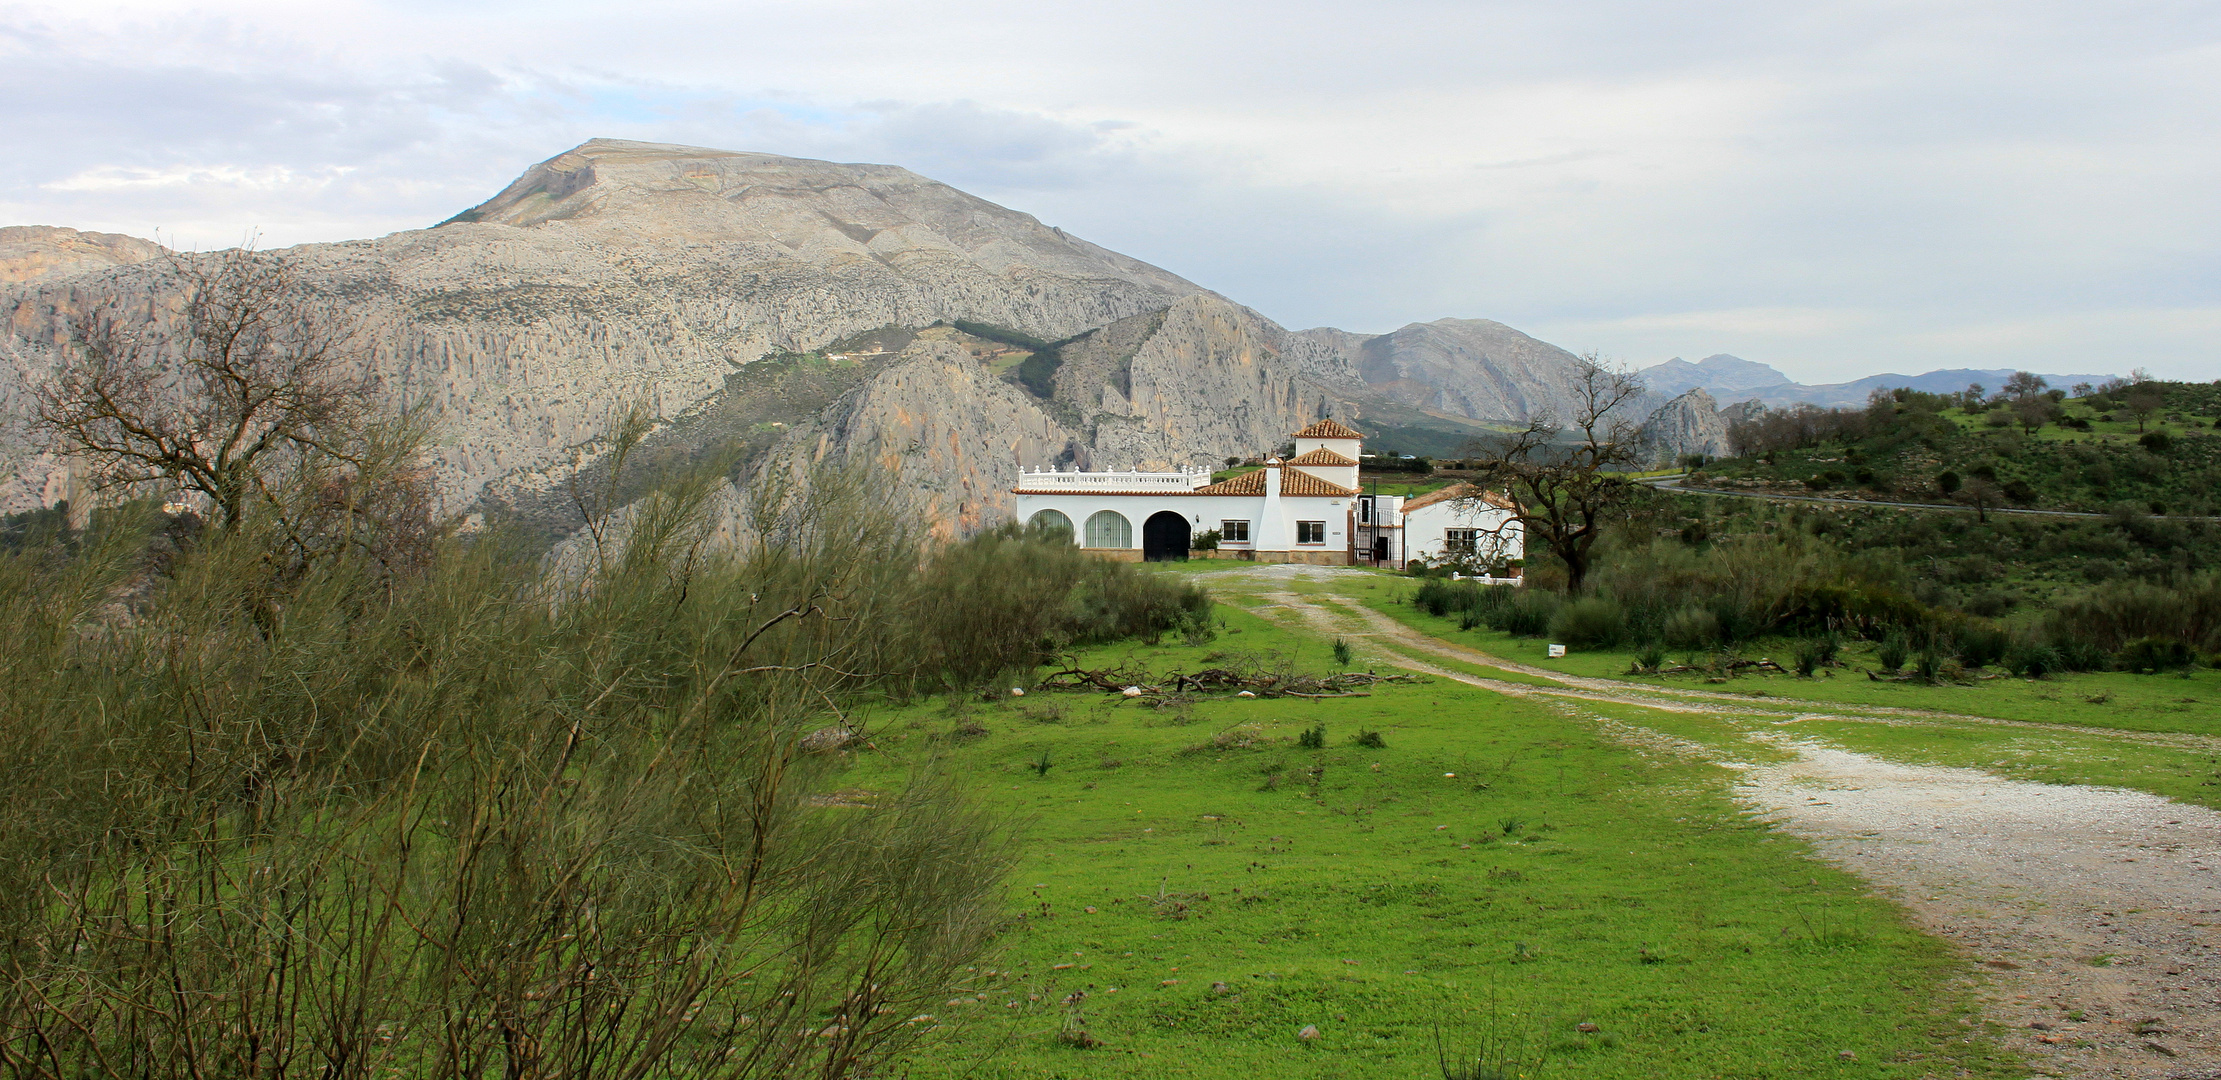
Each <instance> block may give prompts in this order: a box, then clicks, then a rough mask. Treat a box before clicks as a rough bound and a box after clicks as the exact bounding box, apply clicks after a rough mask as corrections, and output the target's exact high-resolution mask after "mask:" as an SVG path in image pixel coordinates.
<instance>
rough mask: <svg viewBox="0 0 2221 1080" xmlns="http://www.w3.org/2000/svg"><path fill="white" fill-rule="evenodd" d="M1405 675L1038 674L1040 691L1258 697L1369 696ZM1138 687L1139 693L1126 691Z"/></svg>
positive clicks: (1133, 671) (1124, 670)
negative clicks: (1244, 693) (1378, 686)
mask: <svg viewBox="0 0 2221 1080" xmlns="http://www.w3.org/2000/svg"><path fill="white" fill-rule="evenodd" d="M1417 681H1418V680H1417V679H1416V678H1414V677H1412V676H1410V675H1401V674H1391V675H1380V674H1375V673H1374V672H1370V671H1344V672H1340V673H1338V674H1334V675H1299V674H1295V673H1293V672H1288V671H1265V670H1248V671H1238V670H1234V669H1231V668H1206V669H1204V670H1202V671H1197V672H1192V673H1190V672H1181V671H1175V672H1172V673H1170V674H1167V675H1161V676H1160V675H1152V674H1151V673H1149V672H1148V671H1146V670H1141V669H1135V668H1101V669H1098V670H1088V669H1085V668H1077V667H1074V668H1066V669H1064V670H1063V671H1059V672H1055V673H1053V674H1050V675H1049V676H1047V677H1046V678H1043V679H1042V680H1041V683H1040V689H1043V690H1073V691H1088V690H1095V691H1101V692H1103V693H1107V694H1126V696H1128V697H1163V696H1171V695H1184V694H1209V693H1222V694H1238V693H1240V692H1242V691H1244V690H1246V691H1249V692H1250V693H1251V694H1253V695H1255V696H1257V697H1302V698H1332V697H1370V696H1371V693H1370V691H1369V690H1368V689H1367V688H1368V687H1371V686H1373V685H1375V684H1377V683H1384V682H1417ZM1128 690H1139V691H1140V693H1139V694H1127V691H1128Z"/></svg>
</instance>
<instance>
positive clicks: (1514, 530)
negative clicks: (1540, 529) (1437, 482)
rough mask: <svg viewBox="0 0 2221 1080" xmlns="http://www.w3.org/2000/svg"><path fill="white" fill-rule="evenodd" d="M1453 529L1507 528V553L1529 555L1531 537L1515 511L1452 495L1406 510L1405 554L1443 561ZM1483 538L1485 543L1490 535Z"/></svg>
mask: <svg viewBox="0 0 2221 1080" xmlns="http://www.w3.org/2000/svg"><path fill="white" fill-rule="evenodd" d="M1451 529H1479V530H1482V531H1483V532H1484V533H1485V532H1488V531H1492V530H1497V529H1501V530H1503V536H1504V540H1505V551H1504V557H1505V558H1507V559H1524V558H1526V557H1527V543H1526V541H1527V538H1526V535H1525V533H1524V531H1523V530H1522V528H1521V526H1520V524H1519V523H1518V522H1517V521H1514V520H1512V515H1511V511H1508V510H1501V509H1498V508H1496V507H1493V506H1488V505H1486V504H1483V503H1481V502H1479V501H1472V502H1464V501H1461V500H1458V499H1449V500H1446V501H1443V502H1438V503H1435V504H1434V505H1432V506H1422V507H1420V508H1419V509H1417V510H1413V511H1410V512H1407V513H1406V514H1404V545H1405V547H1404V558H1405V559H1407V560H1408V559H1425V560H1427V561H1428V562H1430V563H1431V562H1439V561H1441V559H1442V557H1443V555H1445V554H1446V553H1447V548H1446V541H1447V536H1446V534H1447V533H1448V532H1449V530H1451ZM1481 542H1482V543H1483V544H1484V545H1485V544H1486V543H1487V537H1486V536H1483V537H1482V538H1481Z"/></svg>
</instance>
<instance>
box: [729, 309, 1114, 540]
mask: <svg viewBox="0 0 2221 1080" xmlns="http://www.w3.org/2000/svg"><path fill="white" fill-rule="evenodd" d="M1079 445H1080V444H1079V439H1078V437H1077V436H1076V434H1075V433H1074V432H1072V431H1070V430H1069V429H1067V428H1065V427H1064V426H1063V425H1062V424H1060V423H1058V422H1057V421H1056V420H1055V419H1053V418H1051V417H1050V416H1049V414H1048V413H1047V412H1046V411H1044V410H1043V409H1042V407H1041V405H1040V403H1039V401H1038V400H1037V399H1035V398H1034V397H1032V396H1031V395H1029V394H1027V393H1026V392H1025V391H1024V390H1021V389H1019V388H1018V387H1016V386H1014V385H1012V384H1011V383H1010V382H1008V381H1006V380H1003V379H999V378H996V377H995V376H994V375H993V374H992V373H991V372H989V371H988V369H987V368H986V367H984V366H982V365H981V364H980V363H979V362H978V361H977V360H975V359H973V358H972V355H971V354H970V353H969V352H966V351H965V350H964V349H962V348H959V347H957V346H955V345H951V344H948V343H946V342H919V343H918V344H917V345H914V346H912V347H911V348H910V349H908V350H906V351H905V352H904V353H903V354H902V356H901V357H899V358H898V359H897V360H896V361H895V363H894V364H893V365H892V366H890V367H888V368H887V369H886V370H885V371H883V372H881V373H879V375H878V376H877V377H875V378H873V379H872V380H871V381H870V382H868V383H865V384H864V385H862V386H859V387H857V388H856V389H855V390H853V391H851V392H850V393H848V394H847V395H845V396H843V397H842V398H841V399H840V400H838V401H836V402H834V403H833V404H832V405H831V406H830V407H828V408H827V409H826V410H825V411H824V413H823V414H822V415H820V416H819V417H817V418H816V419H814V420H813V421H810V422H808V423H806V424H805V425H803V426H802V427H800V428H798V429H797V430H796V431H795V432H794V433H793V434H792V435H790V436H789V437H788V438H787V441H786V442H785V444H784V445H783V446H782V447H781V448H780V450H779V453H778V454H777V455H775V457H774V458H773V461H772V464H771V467H773V468H790V469H792V468H798V467H800V466H803V465H809V464H816V463H819V462H834V463H868V464H870V465H873V466H876V467H877V468H878V469H879V470H880V471H881V472H882V473H883V474H885V475H887V476H890V477H896V478H899V481H900V483H901V484H902V485H903V487H904V488H905V489H907V491H908V492H909V495H910V498H911V499H912V500H914V501H915V502H916V503H917V504H918V506H919V509H920V510H921V511H922V512H924V513H925V514H926V517H927V520H929V521H930V522H932V525H933V528H934V529H935V530H936V531H937V532H941V533H943V534H946V535H953V534H958V533H964V532H970V531H972V530H974V529H977V528H979V527H981V526H984V525H992V524H994V523H995V522H997V521H1000V520H1002V519H1003V518H1005V517H1007V516H1009V513H1010V509H1011V504H1012V498H1011V495H1010V489H1011V488H1013V487H1016V486H1017V485H1018V476H1019V472H1020V471H1021V469H1023V468H1026V467H1033V468H1040V467H1043V466H1045V465H1047V464H1049V463H1051V462H1053V461H1056V460H1057V459H1058V458H1060V457H1066V456H1069V455H1072V454H1075V453H1077V452H1078V451H1079Z"/></svg>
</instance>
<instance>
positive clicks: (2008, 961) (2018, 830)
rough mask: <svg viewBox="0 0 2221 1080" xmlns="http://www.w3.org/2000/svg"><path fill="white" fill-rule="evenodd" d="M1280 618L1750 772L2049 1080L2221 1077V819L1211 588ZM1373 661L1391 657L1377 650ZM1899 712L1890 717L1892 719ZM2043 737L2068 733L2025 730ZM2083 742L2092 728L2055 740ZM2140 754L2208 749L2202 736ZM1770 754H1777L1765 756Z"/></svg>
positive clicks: (1744, 705)
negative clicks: (1638, 711)
mask: <svg viewBox="0 0 2221 1080" xmlns="http://www.w3.org/2000/svg"><path fill="white" fill-rule="evenodd" d="M1205 576H1206V577H1208V578H1217V579H1219V580H1220V583H1222V584H1224V585H1226V586H1228V587H1230V588H1232V589H1241V590H1243V591H1248V592H1250V593H1252V594H1253V595H1256V596H1258V597H1259V598H1260V599H1262V600H1264V601H1265V602H1266V605H1267V606H1266V607H1265V608H1264V609H1262V610H1261V611H1260V614H1263V615H1266V616H1267V617H1278V618H1283V619H1285V620H1288V621H1293V622H1297V623H1300V624H1302V625H1304V626H1305V627H1306V628H1309V629H1312V630H1315V631H1318V632H1321V633H1326V634H1335V635H1340V636H1344V637H1351V638H1356V639H1360V640H1361V641H1366V642H1367V643H1369V644H1371V645H1373V646H1376V647H1386V649H1387V651H1388V652H1389V655H1386V656H1383V657H1382V659H1384V660H1386V661H1388V662H1390V663H1394V664H1397V665H1400V666H1404V667H1409V668H1412V669H1414V670H1420V671H1425V672H1428V673H1430V674H1433V675H1436V676H1438V677H1443V678H1450V679H1454V680H1456V681H1459V682H1464V683H1468V684H1471V685H1475V686H1482V687H1486V688H1488V689H1491V690H1495V691H1498V692H1501V693H1506V694H1512V695H1516V696H1519V697H1523V698H1528V699H1530V700H1538V701H1543V702H1546V703H1549V704H1552V705H1553V706H1555V707H1557V708H1559V709H1560V710H1561V711H1565V712H1569V713H1572V714H1575V715H1580V716H1583V717H1584V718H1585V719H1588V720H1590V721H1591V722H1594V723H1597V724H1599V725H1600V726H1601V727H1603V728H1604V729H1605V730H1606V731H1607V732H1609V733H1610V734H1612V735H1614V736H1615V737H1618V738H1621V739H1623V740H1626V741H1628V742H1630V743H1632V744H1635V745H1637V746H1639V747H1641V748H1643V749H1645V750H1646V751H1648V752H1664V753H1675V754H1686V755H1696V756H1702V757H1704V758H1705V759H1707V760H1711V761H1714V762H1716V763H1718V764H1721V765H1723V766H1726V767H1729V768H1733V769H1736V770H1738V771H1739V772H1740V773H1741V774H1742V778H1741V780H1740V781H1739V782H1738V783H1737V785H1736V787H1735V795H1736V797H1737V798H1739V799H1741V800H1742V801H1743V802H1744V803H1745V804H1746V805H1747V806H1749V807H1750V808H1751V810H1752V812H1753V813H1756V814H1760V815H1763V816H1764V817H1765V818H1767V819H1768V820H1770V821H1772V822H1773V823H1774V824H1775V825H1776V827H1777V828H1780V829H1781V830H1783V831H1784V832H1787V833H1790V834H1792V835H1796V836H1799V837H1803V838H1805V839H1807V840H1808V841H1810V842H1811V843H1812V844H1813V846H1814V849H1815V850H1816V851H1817V852H1818V853H1819V854H1820V856H1821V857H1823V858H1826V859H1828V860H1830V861H1832V862H1835V863H1836V864H1838V865H1840V866H1843V867H1845V868H1846V869H1848V870H1850V871H1852V872H1853V873H1856V874H1858V875H1859V876H1860V877H1862V878H1864V879H1865V880H1867V881H1869V882H1871V883H1872V884H1874V885H1875V886H1876V887H1877V888H1879V889H1880V890H1882V891H1883V892H1884V893H1886V894H1888V895H1890V896H1892V897H1893V898H1895V899H1896V900H1897V902H1898V903H1899V904H1900V905H1901V906H1902V907H1903V908H1904V909H1905V910H1906V911H1907V912H1908V913H1909V914H1910V916H1911V917H1912V918H1913V919H1914V921H1915V922H1916V923H1917V924H1918V925H1920V926H1921V927H1922V928H1924V929H1925V930H1927V931H1928V932H1930V933H1933V934H1936V935H1938V936H1940V937H1943V938H1945V939H1947V940H1950V941H1953V942H1955V943H1957V944H1958V945H1960V946H1961V947H1962V948H1963V949H1964V950H1965V952H1966V955H1967V957H1968V961H1969V963H1970V965H1975V966H1977V967H1978V968H1979V970H1981V971H1982V972H1984V973H1986V975H1987V976H1988V977H1987V979H1986V980H1985V994H1986V997H1987V1009H1986V1011H1987V1013H1988V1016H1989V1018H1990V1019H1991V1020H1993V1021H1995V1022H1997V1023H1999V1024H2001V1025H2003V1026H2004V1027H2005V1028H2006V1029H2007V1035H2006V1037H2005V1040H2004V1041H2005V1042H2006V1044H2007V1045H2009V1046H2011V1047H2013V1048H2014V1049H2017V1050H2019V1051H2020V1052H2022V1053H2023V1054H2024V1055H2025V1056H2026V1057H2027V1058H2028V1060H2029V1061H2030V1062H2031V1063H2032V1064H2034V1065H2035V1066H2036V1067H2037V1068H2038V1070H2039V1071H2040V1072H2041V1073H2043V1074H2046V1075H2056V1076H2073V1077H2133V1078H2153V1080H2221V813H2217V812H2215V811H2213V810H2208V809H2205V808H2203V807H2198V806H2191V805H2186V804H2183V803H2177V802H2172V801H2170V800H2167V799H2163V798H2160V797H2159V796H2156V795H2150V794H2146V793H2143V792H2137V791H2124V790H2119V789H2113V788H2096V787H2064V786H2058V785H2051V784H2038V783H2031V782H2026V781H2017V780H2007V779H2004V778H2001V777H1997V776H1993V775H1991V774H1989V773H1984V772H1980V771H1978V770H1973V769H1950V768H1938V767H1933V766H1915V765H1903V764H1898V763H1894V762H1890V761H1885V760H1883V759H1881V758H1877V757H1873V756H1870V755H1866V754H1859V753H1853V752H1851V751H1848V750H1844V749H1841V748H1839V747H1834V746H1829V745H1826V744H1824V743H1820V742H1816V741H1811V740H1806V739H1796V738H1792V737H1790V736H1787V735H1784V734H1782V733H1780V732H1779V731H1778V730H1766V731H1753V732H1748V733H1746V737H1747V738H1749V739H1751V740H1753V741H1754V744H1755V743H1764V744H1768V745H1771V746H1773V747H1775V748H1777V749H1779V750H1784V751H1787V752H1788V753H1789V754H1790V755H1792V756H1791V757H1790V758H1789V760H1787V761H1783V762H1780V763H1773V764H1752V763H1750V762H1747V761H1742V760H1737V757H1738V756H1737V755H1736V754H1735V753H1734V751H1733V748H1731V747H1719V746H1706V745H1702V744H1698V743H1694V742H1690V741H1688V740H1684V739H1679V738H1676V737H1673V736H1670V735H1666V734H1665V733H1662V732H1656V731H1650V730H1648V729H1645V728H1641V727H1640V726H1638V725H1634V724H1630V723H1629V722H1627V721H1625V720H1623V719H1618V718H1612V717H1605V716H1601V715H1598V714H1596V713H1594V712H1592V711H1590V710H1588V709H1587V708H1585V706H1587V705H1589V704H1592V703H1596V702H1610V703H1614V704H1624V705H1636V706H1640V707H1643V708H1650V709H1662V710H1668V711H1675V712H1705V713H1712V714H1717V715H1723V716H1736V717H1752V716H1770V717H1780V716H1816V715H1840V716H1842V717H1843V718H1845V719H1857V720H1861V721H1866V722H1890V721H1891V720H1892V719H1893V718H1910V717H1918V716H1925V717H1927V718H1932V719H1936V718H1940V719H1953V720H1963V721H1969V722H1989V723H2002V722H2003V721H1995V720H1991V719H1989V718H1984V717H1961V716H1943V715H1942V714H1933V713H1929V714H1922V713H1918V712H1917V711H1915V710H1899V709H1868V708H1858V707H1844V706H1837V705H1829V706H1826V710H1827V711H1826V713H1815V712H1813V711H1812V708H1811V705H1812V703H1810V702H1801V703H1800V702H1773V701H1753V700H1751V699H1748V698H1741V697H1734V696H1728V695H1718V694H1710V693H1705V692H1702V691H1681V690H1680V689H1679V688H1658V687H1652V686H1648V685H1642V684H1631V683H1622V682H1617V681H1615V680H1610V679H1593V678H1575V677H1569V676H1566V675H1564V674H1563V673H1560V672H1554V671H1545V670H1539V669H1533V668H1530V667H1527V666H1525V665H1520V664H1516V663H1512V662H1509V661H1506V660H1503V659H1501V658H1497V657H1493V656H1490V655H1488V654H1486V653H1483V652H1480V651H1478V650H1474V649H1469V648H1466V647H1464V646H1460V645H1456V644H1454V643H1450V642H1445V641H1442V640H1440V639H1437V638H1432V637H1429V636H1427V635H1425V634H1422V633H1420V632H1418V631H1416V630H1413V629H1411V628H1410V627H1407V626H1405V625H1403V624H1402V623H1398V622H1396V621H1395V620H1393V619H1390V618H1388V617H1387V616H1384V615H1382V614H1380V613H1379V612H1376V611H1372V610H1370V609H1367V608H1364V607H1362V606H1360V605H1358V604H1357V603H1356V602H1355V601H1348V602H1346V603H1336V602H1332V601H1333V599H1334V598H1331V597H1318V596H1306V595H1303V594H1301V593H1298V592H1295V591H1293V590H1291V589H1289V588H1287V587H1286V583H1287V582H1289V581H1292V580H1298V579H1304V580H1315V581H1333V580H1334V571H1331V570H1321V569H1319V568H1310V567H1277V566H1273V567H1254V568H1250V567H1244V568H1241V569H1240V570H1235V571H1222V572H1217V573H1212V574H1208V575H1205ZM1376 651H1377V649H1376ZM1427 656H1432V657H1436V658H1441V659H1455V660H1462V661H1465V662H1467V663H1474V664H1483V665H1487V666H1490V667H1495V668H1498V669H1500V670H1506V671H1523V672H1528V673H1531V674H1536V675H1543V676H1547V677H1549V678H1551V679H1553V680H1556V681H1558V682H1560V683H1563V684H1564V685H1563V686H1562V687H1547V686H1534V685H1529V684H1526V683H1514V682H1507V681H1504V680H1500V679H1489V678H1486V677H1483V676H1478V675H1472V674H1467V673H1464V672H1458V671H1454V670H1451V669H1449V668H1445V667H1442V666H1440V665H1438V664H1434V663H1429V662H1428V661H1427V660H1426V659H1425V658H1424V657H1427ZM1891 714H1896V716H1895V717H1893V716H1892V715H1891ZM2020 726H2025V727H2029V728H2032V729H2038V730H2041V729H2044V728H2051V727H2055V726H2056V725H2034V724H2030V725H2020ZM2059 729H2060V730H2072V731H2074V732H2076V733H2079V734H2085V735H2087V734H2090V731H2089V729H2086V728H2067V727H2059ZM2105 734H2106V735H2108V736H2109V737H2112V736H2118V737H2120V738H2122V739H2123V740H2131V741H2165V742H2167V743H2169V744H2172V745H2193V744H2195V745H2197V746H2200V747H2210V746H2212V745H2213V744H2214V743H2215V740H2210V739H2202V738H2199V737H2196V736H2165V737H2162V738H2160V739H2155V738H2151V737H2149V736H2146V735H2144V734H2143V733H2133V732H2107V733H2105ZM1766 756H1768V757H1773V756H1777V755H1766Z"/></svg>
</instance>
